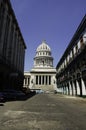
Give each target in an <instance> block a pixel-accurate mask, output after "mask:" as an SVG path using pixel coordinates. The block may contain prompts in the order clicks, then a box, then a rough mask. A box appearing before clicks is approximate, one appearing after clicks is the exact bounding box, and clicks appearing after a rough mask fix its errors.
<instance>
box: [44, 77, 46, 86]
mask: <svg viewBox="0 0 86 130" xmlns="http://www.w3.org/2000/svg"><path fill="white" fill-rule="evenodd" d="M44 85H46V76H44Z"/></svg>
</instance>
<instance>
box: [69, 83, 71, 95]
mask: <svg viewBox="0 0 86 130" xmlns="http://www.w3.org/2000/svg"><path fill="white" fill-rule="evenodd" d="M69 91H70V95H72V86H71V83H70V82H69Z"/></svg>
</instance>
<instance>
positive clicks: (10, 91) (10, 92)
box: [3, 89, 25, 100]
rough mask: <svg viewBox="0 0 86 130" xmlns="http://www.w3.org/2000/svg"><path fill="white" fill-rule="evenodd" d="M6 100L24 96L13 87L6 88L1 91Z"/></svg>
mask: <svg viewBox="0 0 86 130" xmlns="http://www.w3.org/2000/svg"><path fill="white" fill-rule="evenodd" d="M3 94H4V96H5V99H6V100H17V99H22V98H24V97H25V94H24V93H23V92H22V91H17V90H13V89H6V90H4V91H3Z"/></svg>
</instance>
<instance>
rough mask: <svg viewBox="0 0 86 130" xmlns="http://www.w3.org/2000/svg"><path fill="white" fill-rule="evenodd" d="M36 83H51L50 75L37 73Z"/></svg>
mask: <svg viewBox="0 0 86 130" xmlns="http://www.w3.org/2000/svg"><path fill="white" fill-rule="evenodd" d="M36 85H51V76H50V75H37V76H36Z"/></svg>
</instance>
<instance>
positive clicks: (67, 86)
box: [66, 86, 68, 95]
mask: <svg viewBox="0 0 86 130" xmlns="http://www.w3.org/2000/svg"><path fill="white" fill-rule="evenodd" d="M66 94H67V95H68V86H66Z"/></svg>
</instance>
